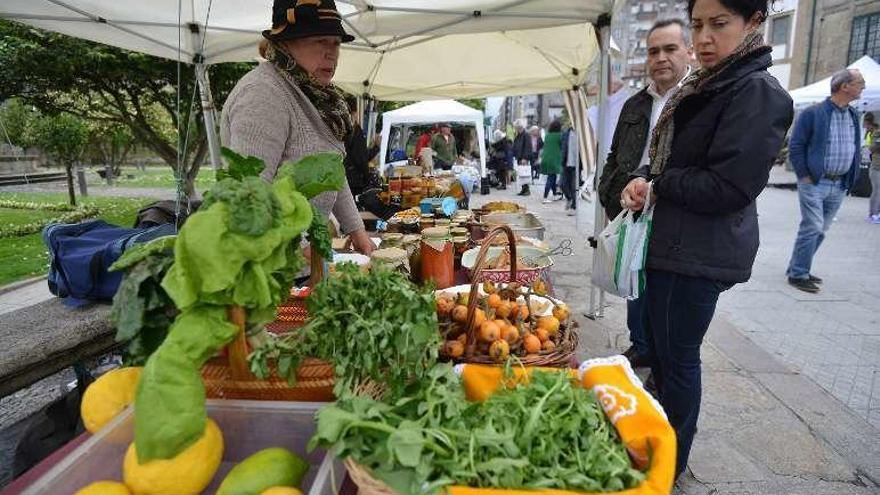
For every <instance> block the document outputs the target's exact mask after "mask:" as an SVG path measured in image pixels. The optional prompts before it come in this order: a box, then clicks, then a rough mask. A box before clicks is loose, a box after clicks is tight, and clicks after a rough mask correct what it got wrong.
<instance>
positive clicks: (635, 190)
mask: <svg viewBox="0 0 880 495" xmlns="http://www.w3.org/2000/svg"><path fill="white" fill-rule="evenodd" d="M648 189H649V187H648V181H646V180H645V179H643V178H641V177H636V178H635V179H633V180H631V181H629V184H627V185H626V187H625V188H624V189H623V192H622V193H620V206H622V207H623V208H626V209H628V210H632V211H639V210H641V209H642V208H644V207H645V200H647V199H648Z"/></svg>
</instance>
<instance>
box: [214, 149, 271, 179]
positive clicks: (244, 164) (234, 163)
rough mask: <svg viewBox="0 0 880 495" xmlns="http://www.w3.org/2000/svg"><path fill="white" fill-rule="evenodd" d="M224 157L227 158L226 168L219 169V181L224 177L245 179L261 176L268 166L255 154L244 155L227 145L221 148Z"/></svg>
mask: <svg viewBox="0 0 880 495" xmlns="http://www.w3.org/2000/svg"><path fill="white" fill-rule="evenodd" d="M220 153H221V154H222V155H223V158H226V168H221V169H220V170H218V171H217V181H218V182H219V181H221V180H223V179H235V180H243V179H244V178H245V177H259V176H260V173H261V172H262V171H263V169H264V168H266V164H265V163H263V160H260V159H259V158H257V157H255V156H248V157H244V156H242V155H239V154H238V153H236V152H234V151H232V150H231V149H229V148H227V147H225V146H224V147H222V148H220Z"/></svg>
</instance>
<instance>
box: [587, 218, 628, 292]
mask: <svg viewBox="0 0 880 495" xmlns="http://www.w3.org/2000/svg"><path fill="white" fill-rule="evenodd" d="M628 216H630V211H629V210H623V211H622V212H620V214H619V215H617V216H616V217H615V218H614V220H612V221H611V223H609V224H608V225H606V226H605V228H604V229H603V230H602V232H601V233H600V234H599V237H598V239H597V245H596V253H595V256H594V257H593V276H592V279H593V285H595V286H596V287H599V288H600V289H602V290H604V291H605V292H610V293H612V294H617V280H616V279H615V276H614V274H615V270H614V267H615V265H616V262H617V252H618V246H619V244H620V241H621V239H620V236H621V235H622V231H621V227H623V225H624V223H625V222H626V219H627V217H628Z"/></svg>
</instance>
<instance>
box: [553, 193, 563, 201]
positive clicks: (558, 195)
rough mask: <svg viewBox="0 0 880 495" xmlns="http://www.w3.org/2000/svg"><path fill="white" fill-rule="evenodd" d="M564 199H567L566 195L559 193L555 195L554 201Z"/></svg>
mask: <svg viewBox="0 0 880 495" xmlns="http://www.w3.org/2000/svg"><path fill="white" fill-rule="evenodd" d="M563 199H565V196H563V195H561V194H557V195H556V196H553V201H562V200H563Z"/></svg>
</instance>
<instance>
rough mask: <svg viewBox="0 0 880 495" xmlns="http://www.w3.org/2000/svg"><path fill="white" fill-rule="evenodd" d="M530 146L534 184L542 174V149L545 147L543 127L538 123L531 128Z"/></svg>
mask: <svg viewBox="0 0 880 495" xmlns="http://www.w3.org/2000/svg"><path fill="white" fill-rule="evenodd" d="M529 147H530V148H531V150H530V151H531V153H530V154H529V161H530V162H531V164H532V183H533V184H534V182H535V179H537V178H538V177H539V176H540V175H541V172H540V170H541V169H540V163H539V162H540V161H541V149H542V148H543V147H544V139H543V138H541V128H540V127H538V126H536V125H533V126H532V127H530V128H529Z"/></svg>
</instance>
